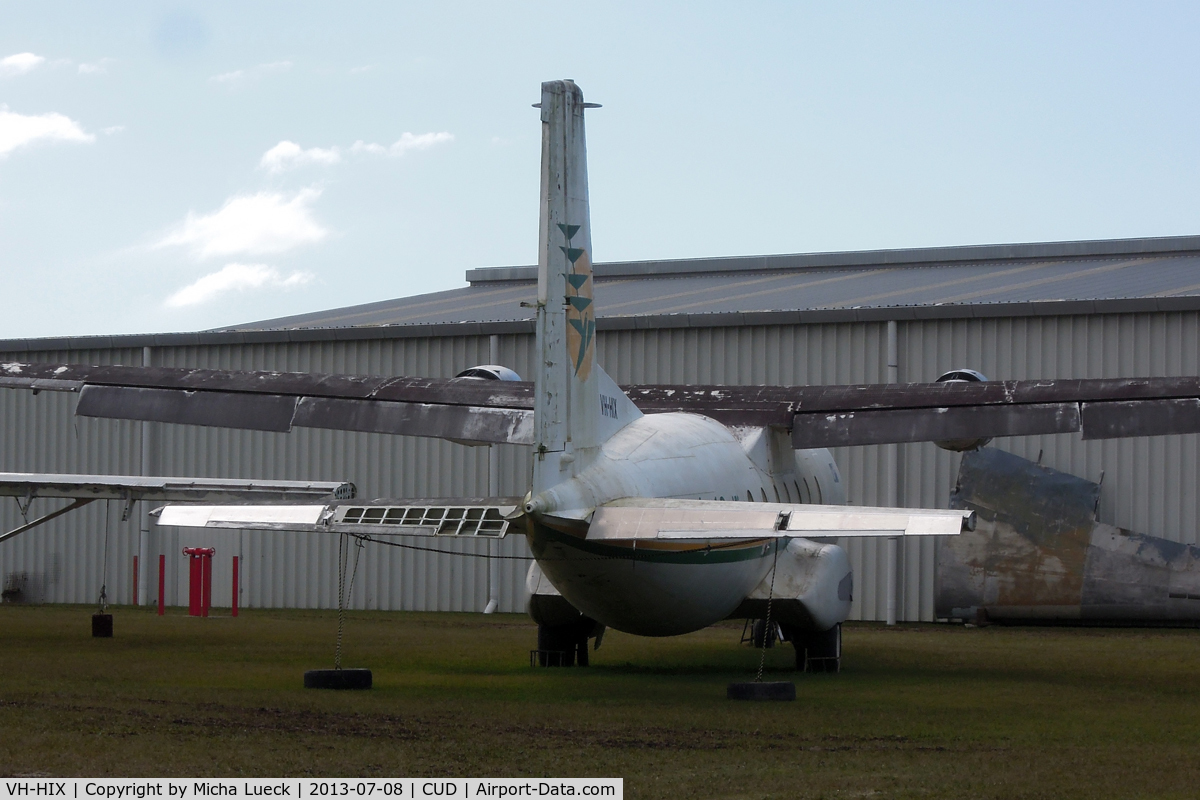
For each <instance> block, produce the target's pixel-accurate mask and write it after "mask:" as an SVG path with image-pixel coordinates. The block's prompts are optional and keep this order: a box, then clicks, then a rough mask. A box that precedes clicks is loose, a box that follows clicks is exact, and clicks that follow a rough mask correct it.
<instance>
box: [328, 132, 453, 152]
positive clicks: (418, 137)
mask: <svg viewBox="0 0 1200 800" xmlns="http://www.w3.org/2000/svg"><path fill="white" fill-rule="evenodd" d="M452 141H454V134H453V133H447V132H445V131H442V132H440V133H415V134H414V133H408V132H407V131H405V132H404V133H402V134H400V138H399V139H397V140H396V141H394V142H392V144H390V145H389V146H387V147H384V146H383V145H381V144H373V143H368V142H363V141H361V140H359V141H357V142H355V143H354V144H353V145H351V146H350V152H352V153H369V154H370V155H374V156H385V155H386V156H392V157H393V158H398V157H399V156H402V155H404V154H406V153H408V152H409V151H410V150H428V149H429V148H430V147H433V146H434V145H438V144H442V143H443V142H452Z"/></svg>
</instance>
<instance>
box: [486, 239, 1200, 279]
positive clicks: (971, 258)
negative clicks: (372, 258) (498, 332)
mask: <svg viewBox="0 0 1200 800" xmlns="http://www.w3.org/2000/svg"><path fill="white" fill-rule="evenodd" d="M1188 252H1200V236H1156V237H1146V238H1141V239H1080V240H1077V241H1068V242H1030V243H1013V244H983V245H955V246H952V247H910V248H902V249H894V250H850V251H838V252H825V253H791V254H783V255H761V256H722V257H717V258H679V259H664V260H656V261H654V260H652V261H609V262H604V261H601V262H597V263H596V264H594V265H593V266H592V271H593V274H595V276H596V277H598V278H616V277H637V276H652V275H653V276H658V275H703V274H710V273H722V272H770V271H774V270H788V271H803V270H810V269H828V268H830V267H840V268H854V267H861V268H863V269H869V268H871V267H886V266H904V265H914V264H925V265H933V264H965V263H971V262H976V261H988V262H997V261H1014V260H1025V259H1038V258H1088V257H1104V256H1122V255H1150V254H1155V255H1164V254H1169V253H1188ZM466 280H467V282H468V283H471V284H479V283H494V282H498V281H533V280H537V267H536V266H518V267H479V268H476V269H469V270H467V274H466Z"/></svg>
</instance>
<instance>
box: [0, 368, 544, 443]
mask: <svg viewBox="0 0 1200 800" xmlns="http://www.w3.org/2000/svg"><path fill="white" fill-rule="evenodd" d="M0 387H8V388H22V389H30V390H32V391H33V392H34V393H37V392H43V391H53V392H73V393H76V394H78V395H79V404H78V406H77V407H76V411H75V413H76V414H78V415H80V416H85V417H108V418H111V419H133V420H143V421H147V422H174V423H180V424H184V425H208V426H215V427H223V428H245V429H250V430H259V431H277V432H288V431H290V430H292V428H294V427H301V428H332V429H335V430H344V431H365V432H370V433H392V434H403V435H407V436H427V437H434V438H442V439H454V440H457V441H462V442H470V443H479V444H490V443H510V444H531V443H532V442H533V384H530V383H524V382H520V381H488V380H462V379H444V378H440V379H439V378H404V377H392V378H388V377H377V376H362V375H324V374H318V373H303V372H249V371H241V370H211V369H184V368H173V367H125V366H100V367H89V366H82V365H78V364H27V363H22V362H6V363H0Z"/></svg>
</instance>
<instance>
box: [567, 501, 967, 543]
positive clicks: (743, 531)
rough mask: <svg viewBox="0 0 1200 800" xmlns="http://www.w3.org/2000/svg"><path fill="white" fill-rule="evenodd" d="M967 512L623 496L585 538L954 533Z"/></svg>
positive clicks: (599, 515) (600, 513)
mask: <svg viewBox="0 0 1200 800" xmlns="http://www.w3.org/2000/svg"><path fill="white" fill-rule="evenodd" d="M974 528H975V514H974V512H972V511H961V510H958V509H952V510H937V509H922V508H876V507H870V506H818V505H805V504H791V503H743V502H734V501H728V500H724V501H723V500H664V499H650V498H626V499H623V500H616V501H614V502H612V503H608V504H606V505H604V506H601V507H600V508H597V509H596V512H595V514H594V515H593V516H592V522H591V525H590V526H589V528H588V532H587V538H588V539H621V540H630V539H634V540H638V539H764V538H775V537H795V538H805V539H814V538H815V539H822V538H836V537H844V536H856V537H857V536H954V535H957V534H959V533H961V532H962V531H963V530H964V529H966V530H974Z"/></svg>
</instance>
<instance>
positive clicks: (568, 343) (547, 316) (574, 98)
mask: <svg viewBox="0 0 1200 800" xmlns="http://www.w3.org/2000/svg"><path fill="white" fill-rule="evenodd" d="M537 107H538V108H540V109H541V115H542V178H541V198H540V200H541V213H540V217H539V224H538V297H537V351H538V357H539V359H538V364H537V372H536V375H535V382H536V385H537V395H536V398H535V400H534V412H533V413H534V426H535V429H536V436H535V441H534V446H535V449H536V452H535V453H534V460H533V495H534V496H535V497H536V496H537V495H538V494H540V493H541V492H543V491H545V490H547V489H549V488H551V487H553V486H556V485H557V484H559V483H561V482H562V481H564V480H567V479H568V478H570V477H572V476H574V475H576V474H578V473H579V472H580V471H581V470H582V469H583V468H584V467H586V466H587V465H588V464H590V463H591V462H592V461H593V460H594V458H595V454H596V451H597V449H598V448H599V446H600V445H601V444H603V443H604V442H605V441H606V440H607V439H608V438H609V437H610V436H612V435H613V434H614V433H616V432H617V431H618V430H620V429H621V428H623V427H625V425H627V424H629V423H630V422H632V421H633V420H634V419H636V418H637V417H640V416H641V412H640V411H638V410H637V407H636V406H634V405H633V403H632V402H631V401H630V400H629V398H628V397H626V396H625V394H624V393H623V392H622V391H621V390H620V389H619V388H617V385H616V384H615V383H614V382H613V380H612V379H611V378H609V377H608V375H607V374H605V372H604V370H603V369H601V368H600V365H599V364H597V363H596V308H595V304H594V302H593V296H592V283H593V281H592V225H591V217H590V213H589V210H588V182H587V146H586V143H585V140H584V134H583V110H584V109H585V108H594V107H596V105H595V104H594V103H585V102H583V92H581V91H580V90H579V87H578V86H576V85H575V83H574V82H573V81H548V82H546V83H543V84H542V101H541V103H539V104H538V105H537Z"/></svg>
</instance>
